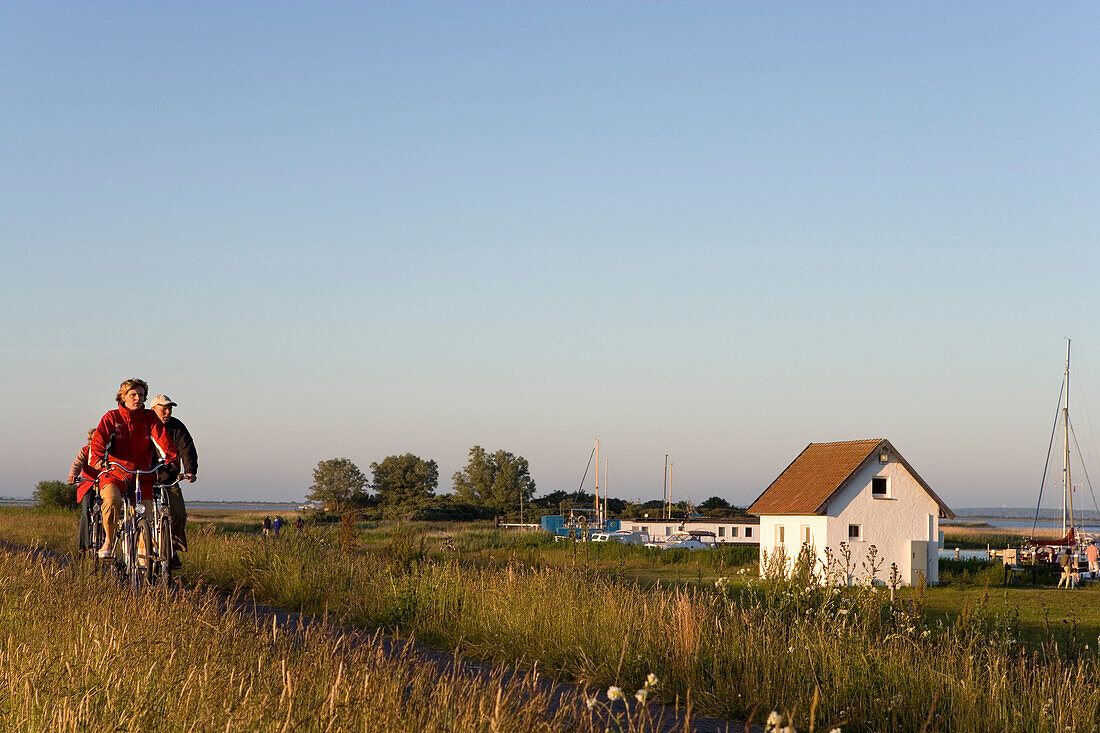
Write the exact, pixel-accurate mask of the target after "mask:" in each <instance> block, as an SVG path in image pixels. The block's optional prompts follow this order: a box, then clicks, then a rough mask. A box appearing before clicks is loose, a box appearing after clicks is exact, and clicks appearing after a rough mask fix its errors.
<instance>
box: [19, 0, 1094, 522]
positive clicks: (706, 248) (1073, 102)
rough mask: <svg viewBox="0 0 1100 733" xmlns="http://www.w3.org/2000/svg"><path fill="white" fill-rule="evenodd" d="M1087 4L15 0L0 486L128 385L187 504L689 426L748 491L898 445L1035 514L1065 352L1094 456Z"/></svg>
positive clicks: (66, 455) (51, 471)
mask: <svg viewBox="0 0 1100 733" xmlns="http://www.w3.org/2000/svg"><path fill="white" fill-rule="evenodd" d="M1098 20H1100V9H1097V8H1095V7H1093V6H1091V5H1087V4H1083V3H1081V4H1072V3H1070V4H1061V5H1058V6H1051V5H1045V4H1040V3H967V4H958V3H927V4H921V5H919V6H911V7H910V6H902V5H898V4H879V3H828V4H813V3H794V4H772V3H697V2H696V3H597V4H580V3H560V2H555V3H454V2H446V3H392V4H381V3H377V4H368V3H283V4H279V3H266V2H265V3H245V2H233V3H228V2H227V3H201V2H200V3H182V2H177V3H49V2H33V3H31V2H15V3H10V2H9V3H3V4H0V100H3V101H2V102H0V307H2V308H3V313H4V318H3V320H2V323H0V357H2V358H0V388H2V393H3V410H0V495H9V496H11V495H28V494H29V493H30V491H31V489H32V488H33V486H34V484H35V483H36V482H37V481H39V480H42V479H48V478H57V477H63V476H64V474H65V472H66V471H67V468H68V465H69V463H70V462H71V460H72V456H73V455H74V454H75V452H76V450H77V448H78V447H79V446H80V444H81V440H82V438H83V436H84V432H85V431H86V430H87V429H88V428H90V427H92V426H93V425H94V424H95V422H96V420H97V419H98V418H99V416H100V415H102V413H103V412H105V411H106V410H107V409H109V408H110V407H112V404H113V403H112V399H113V395H114V392H115V390H116V389H117V386H118V384H119V382H120V381H122V380H123V379H125V378H127V377H131V376H141V377H143V378H145V379H147V380H148V381H149V382H150V385H151V389H152V391H153V393H154V394H155V393H157V392H166V393H167V394H169V395H170V396H171V397H172V398H173V399H175V400H176V401H177V402H179V403H180V406H179V408H178V410H177V415H178V416H179V417H180V418H181V419H182V420H183V421H184V422H185V423H187V424H188V426H189V427H190V428H191V430H192V432H193V434H194V435H195V439H196V441H197V443H198V446H199V449H200V458H201V466H202V468H201V471H200V481H199V482H198V483H196V484H194V485H193V486H192V487H191V488H190V490H189V495H190V496H192V497H194V498H196V499H202V498H206V499H214V498H229V499H238V498H252V499H260V498H270V499H277V500H294V499H298V498H301V497H302V496H303V495H304V494H305V491H306V489H307V487H308V485H309V483H310V481H311V471H312V468H313V467H314V466H315V465H316V463H317V461H319V460H322V459H326V458H331V457H337V456H345V457H348V458H351V459H352V460H354V461H355V462H356V463H357V464H358V465H359V466H360V467H361V468H363V469H364V470H367V468H368V466H369V464H370V463H371V461H376V460H380V459H382V458H384V457H385V456H387V455H391V454H394V453H404V452H413V453H416V454H417V455H420V456H422V457H424V458H433V459H435V460H437V461H438V462H439V467H440V476H441V488H443V489H446V488H448V487H449V486H450V476H451V475H452V474H453V473H454V471H456V470H458V469H459V468H461V467H462V465H463V464H464V462H465V457H466V453H467V451H468V450H469V448H470V447H471V446H473V445H475V444H478V445H482V446H484V447H485V448H487V449H490V450H495V449H498V448H503V449H505V450H510V451H512V452H513V453H518V454H521V455H523V456H525V457H527V458H528V459H529V461H530V463H531V471H532V475H533V477H534V479H535V481H536V484H537V486H538V489H539V493H544V492H546V491H551V490H554V489H559V488H560V489H573V488H576V486H577V485H578V483H579V481H580V477H581V474H582V473H583V471H584V466H585V463H586V461H587V459H588V454H589V451H590V449H591V445H592V441H593V440H594V439H595V438H596V437H599V438H600V439H601V449H602V450H601V453H602V455H603V456H604V457H606V458H607V459H608V461H609V464H610V488H611V491H612V493H613V494H618V495H620V496H623V497H624V498H629V499H638V498H641V499H649V498H659V497H660V494H661V481H662V467H663V463H664V454H665V453H666V452H669V453H670V454H671V460H672V461H673V463H674V464H675V469H674V473H675V476H676V488H677V492H678V493H679V492H680V491H682V492H683V493H686V494H689V495H690V496H691V497H692V498H694V499H695V500H696V501H700V500H702V499H704V498H706V497H708V496H711V495H715V494H717V495H720V496H723V497H725V498H727V499H729V500H731V501H733V502H735V503H738V504H742V505H743V504H747V503H749V502H750V501H751V500H752V499H753V498H755V497H756V495H757V494H759V492H760V491H761V490H763V488H765V487H766V486H767V484H768V483H769V482H770V481H771V480H772V479H773V478H774V477H775V476H776V475H777V474H778V473H779V472H780V471H781V470H782V469H783V468H784V467H785V466H786V465H787V464H788V463H789V462H790V461H791V460H792V459H793V458H794V456H795V455H797V453H798V452H799V451H800V450H801V449H802V448H803V447H805V445H806V444H807V443H809V442H816V441H831V440H849V439H861V438H867V437H878V436H883V437H887V438H889V439H890V440H891V441H892V442H893V443H894V444H895V445H896V446H897V447H898V449H899V450H900V451H901V452H902V453H903V454H904V455H905V456H906V457H907V458H908V459H909V461H910V463H911V464H913V465H914V467H915V468H916V469H917V470H918V471H919V472H921V474H922V475H923V476H924V478H925V479H926V480H928V482H929V483H930V484H931V485H932V486H933V487H934V488H935V489H937V491H938V492H939V493H940V495H941V496H942V497H943V498H944V499H945V501H947V502H948V504H950V505H952V506H959V507H962V506H973V505H985V504H998V505H999V504H1007V505H1028V504H1031V503H1033V502H1034V500H1035V495H1036V492H1037V490H1038V484H1039V480H1040V477H1041V475H1042V469H1043V460H1044V458H1045V455H1046V446H1047V441H1048V439H1049V434H1050V428H1051V420H1052V418H1053V413H1054V409H1055V402H1056V399H1057V396H1058V387H1059V384H1060V380H1061V372H1062V368H1063V361H1064V358H1065V342H1064V337H1066V336H1071V337H1073V339H1074V341H1073V343H1074V358H1075V362H1076V364H1075V394H1074V397H1075V400H1077V399H1080V400H1081V402H1080V403H1076V402H1075V413H1074V414H1075V417H1076V420H1077V423H1078V431H1079V432H1078V438H1079V439H1080V440H1081V441H1082V448H1083V449H1084V452H1085V454H1086V458H1089V457H1090V456H1091V455H1095V453H1096V451H1095V449H1094V447H1093V446H1094V444H1095V440H1093V435H1092V432H1091V428H1090V427H1089V424H1088V422H1087V419H1088V408H1089V400H1090V398H1091V397H1092V396H1093V395H1098V396H1097V397H1096V399H1098V400H1100V328H1098V326H1097V323H1096V314H1097V313H1098V305H1100V298H1098V296H1097V287H1096V285H1097V280H1098V278H1097V276H1098V275H1100V253H1098V248H1097V246H1096V245H1097V242H1100V236H1098V235H1100V214H1098V207H1097V206H1096V201H1097V200H1100V196H1098V194H1100V190H1098V189H1100V185H1098V179H1097V171H1098V170H1100V165H1098V164H1100V142H1098V138H1097V135H1096V134H1095V131H1096V130H1097V129H1100V98H1098V92H1097V87H1096V84H1095V82H1094V80H1093V79H1092V77H1093V76H1094V72H1095V69H1097V68H1100V58H1098V56H1100V50H1098V47H1097V45H1096V43H1095V37H1096V30H1097V28H1098V22H1097V21H1098ZM1077 404H1080V409H1077V407H1076V406H1077ZM1095 409H1097V410H1100V406H1098V407H1096V408H1095ZM1097 414H1098V415H1100V412H1098V413H1097ZM1093 470H1094V471H1096V472H1098V474H1097V475H1100V468H1095V469H1093ZM1086 491H1087V490H1086ZM1081 501H1082V500H1081V499H1080V498H1079V499H1078V505H1079V506H1080V504H1081ZM1084 503H1085V505H1086V506H1087V507H1089V508H1091V507H1092V502H1091V498H1088V499H1087V500H1086V501H1085V502H1084Z"/></svg>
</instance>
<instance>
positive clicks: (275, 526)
mask: <svg viewBox="0 0 1100 733" xmlns="http://www.w3.org/2000/svg"><path fill="white" fill-rule="evenodd" d="M282 528H283V518H282V517H280V516H279V515H278V514H276V515H275V521H274V522H272V523H271V531H272V532H274V533H275V539H279V530H280V529H282Z"/></svg>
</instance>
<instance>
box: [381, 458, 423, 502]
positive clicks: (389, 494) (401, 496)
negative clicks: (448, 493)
mask: <svg viewBox="0 0 1100 733" xmlns="http://www.w3.org/2000/svg"><path fill="white" fill-rule="evenodd" d="M370 470H371V473H372V474H373V476H374V480H373V481H371V488H372V489H373V490H374V492H375V493H376V494H378V498H379V499H380V500H381V501H382V504H384V505H389V506H394V505H400V504H414V503H416V502H417V501H418V500H422V499H427V498H429V497H432V496H434V495H435V489H436V487H437V486H439V466H438V465H436V462H435V461H425V460H423V459H422V458H420V457H418V456H414V455H413V454H412V453H404V454H402V455H400V456H387V457H385V458H383V459H382V461H381V462H380V463H372V464H370Z"/></svg>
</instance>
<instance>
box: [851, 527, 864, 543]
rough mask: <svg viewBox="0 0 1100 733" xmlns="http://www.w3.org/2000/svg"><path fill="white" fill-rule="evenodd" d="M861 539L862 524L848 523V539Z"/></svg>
mask: <svg viewBox="0 0 1100 733" xmlns="http://www.w3.org/2000/svg"><path fill="white" fill-rule="evenodd" d="M861 539H863V525H862V524H849V525H848V540H849V541H851V540H861Z"/></svg>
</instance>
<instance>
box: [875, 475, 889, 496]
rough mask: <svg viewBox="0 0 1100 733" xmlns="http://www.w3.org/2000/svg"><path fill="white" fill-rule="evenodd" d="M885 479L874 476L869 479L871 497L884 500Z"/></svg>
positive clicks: (885, 494)
mask: <svg viewBox="0 0 1100 733" xmlns="http://www.w3.org/2000/svg"><path fill="white" fill-rule="evenodd" d="M886 488H887V486H886V477H885V476H875V477H874V478H873V479H871V496H874V497H877V498H881V499H885V498H886V497H887V496H888V494H887V493H886Z"/></svg>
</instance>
